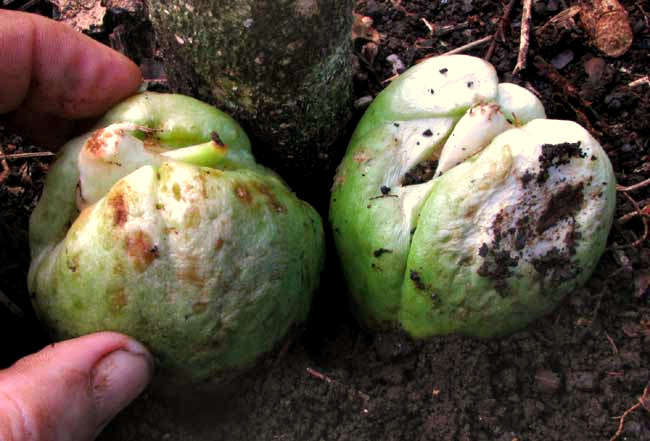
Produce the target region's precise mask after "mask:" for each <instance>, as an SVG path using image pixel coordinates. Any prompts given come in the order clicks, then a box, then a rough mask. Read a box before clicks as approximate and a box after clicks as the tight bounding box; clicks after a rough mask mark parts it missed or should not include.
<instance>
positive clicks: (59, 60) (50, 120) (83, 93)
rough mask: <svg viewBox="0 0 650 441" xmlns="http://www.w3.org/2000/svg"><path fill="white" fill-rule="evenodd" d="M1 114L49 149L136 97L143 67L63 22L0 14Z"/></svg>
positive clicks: (10, 13) (31, 16) (37, 17)
mask: <svg viewBox="0 0 650 441" xmlns="http://www.w3.org/2000/svg"><path fill="white" fill-rule="evenodd" d="M0 60H2V62H0V115H3V114H6V116H7V117H8V119H9V120H10V121H11V122H13V123H15V124H17V125H18V126H19V127H21V129H23V131H25V132H26V133H27V132H29V133H27V134H28V135H33V137H34V141H36V142H37V143H38V144H40V145H43V146H45V147H49V148H53V149H56V148H57V147H60V146H61V145H62V144H63V142H64V141H66V137H67V135H68V134H69V133H71V129H72V128H73V126H74V123H75V120H76V121H79V120H82V119H91V118H94V117H98V116H100V115H101V114H103V113H104V112H105V111H106V110H108V109H109V108H110V107H112V106H114V105H115V104H117V103H118V102H120V101H122V100H123V99H124V98H126V97H128V96H129V95H132V94H133V93H135V92H136V91H137V89H138V87H139V85H140V83H141V81H142V76H141V74H140V70H139V69H138V66H136V65H135V64H134V63H133V62H131V61H130V60H129V59H128V58H126V57H124V56H123V55H121V54H119V53H117V52H115V51H113V50H111V49H109V48H108V47H106V46H104V45H102V44H101V43H98V42H96V41H94V40H92V39H90V38H88V37H86V36H85V35H82V34H80V33H78V32H76V31H74V30H73V29H72V28H70V27H68V26H65V25H63V24H61V23H57V22H55V21H52V20H49V19H46V18H44V17H40V16H37V15H33V14H25V13H19V12H13V11H6V10H0Z"/></svg>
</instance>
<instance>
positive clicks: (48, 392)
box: [0, 332, 153, 441]
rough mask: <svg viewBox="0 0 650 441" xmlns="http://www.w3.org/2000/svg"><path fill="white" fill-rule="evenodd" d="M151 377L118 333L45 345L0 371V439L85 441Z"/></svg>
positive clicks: (142, 352) (149, 367) (140, 355)
mask: <svg viewBox="0 0 650 441" xmlns="http://www.w3.org/2000/svg"><path fill="white" fill-rule="evenodd" d="M152 373H153V359H152V358H151V355H150V354H149V352H147V350H146V349H145V348H144V347H143V346H142V345H141V344H140V343H137V342H136V341H134V340H132V339H130V338H128V337H126V336H125V335H122V334H117V333H114V332H101V333H96V334H92V335H87V336H84V337H79V338H75V339H72V340H68V341H64V342H61V343H56V344H52V345H49V346H47V347H46V348H45V349H43V350H41V351H40V352H38V353H36V354H33V355H30V356H28V357H25V358H22V359H21V360H19V361H18V362H17V363H16V364H14V365H13V366H12V367H10V368H8V369H5V370H2V371H0V440H3V441H90V440H92V439H94V438H95V437H96V436H97V435H98V434H99V432H100V431H101V429H102V428H103V427H104V426H105V425H106V424H107V423H108V422H109V421H110V420H111V419H112V418H113V417H114V416H115V415H116V414H117V413H118V412H119V411H120V410H122V408H124V407H125V406H126V405H127V404H128V403H129V402H131V400H133V399H134V398H135V397H137V396H138V395H139V394H140V392H142V390H143V389H144V388H145V387H146V385H147V384H148V383H149V380H150V379H151V375H152Z"/></svg>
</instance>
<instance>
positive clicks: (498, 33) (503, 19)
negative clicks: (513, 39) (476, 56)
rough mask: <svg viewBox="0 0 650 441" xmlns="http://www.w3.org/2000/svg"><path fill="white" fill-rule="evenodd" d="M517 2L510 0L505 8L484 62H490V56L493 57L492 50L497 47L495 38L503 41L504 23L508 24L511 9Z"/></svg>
mask: <svg viewBox="0 0 650 441" xmlns="http://www.w3.org/2000/svg"><path fill="white" fill-rule="evenodd" d="M516 1H517V0H510V3H508V5H507V6H506V7H505V9H504V10H503V15H502V16H501V19H500V20H499V27H498V28H497V30H496V32H495V33H494V38H492V42H491V43H490V47H489V48H488V50H487V52H486V53H485V57H484V59H485V61H490V58H492V55H494V50H495V49H496V47H497V38H498V37H501V38H502V39H503V35H504V28H505V26H506V23H507V22H508V20H509V18H510V13H511V12H512V8H513V7H514V6H515V2H516Z"/></svg>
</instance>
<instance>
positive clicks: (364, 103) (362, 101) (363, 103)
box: [354, 95, 373, 110]
mask: <svg viewBox="0 0 650 441" xmlns="http://www.w3.org/2000/svg"><path fill="white" fill-rule="evenodd" d="M372 100H373V98H372V96H370V95H366V96H362V97H361V98H358V99H357V100H356V101H355V102H354V108H355V109H359V110H363V109H365V108H367V107H368V106H369V105H370V103H372Z"/></svg>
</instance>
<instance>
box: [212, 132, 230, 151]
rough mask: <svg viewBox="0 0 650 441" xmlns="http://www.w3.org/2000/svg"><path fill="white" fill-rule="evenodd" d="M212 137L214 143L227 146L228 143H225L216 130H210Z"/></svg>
mask: <svg viewBox="0 0 650 441" xmlns="http://www.w3.org/2000/svg"><path fill="white" fill-rule="evenodd" d="M210 139H211V140H212V142H213V143H214V144H216V145H217V146H219V147H225V146H226V143H224V142H223V141H222V140H221V138H220V137H219V134H218V133H217V132H216V131H214V130H213V131H212V132H210Z"/></svg>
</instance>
